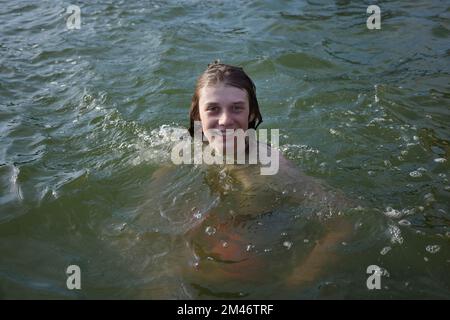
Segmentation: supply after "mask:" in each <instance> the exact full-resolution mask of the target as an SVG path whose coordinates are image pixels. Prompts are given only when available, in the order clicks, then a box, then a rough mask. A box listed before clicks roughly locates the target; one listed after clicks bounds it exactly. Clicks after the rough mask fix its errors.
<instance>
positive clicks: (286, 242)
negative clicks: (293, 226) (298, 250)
mask: <svg viewBox="0 0 450 320" xmlns="http://www.w3.org/2000/svg"><path fill="white" fill-rule="evenodd" d="M283 246H285V247H286V248H287V249H288V250H289V249H290V248H291V247H292V242H290V241H285V242H283Z"/></svg>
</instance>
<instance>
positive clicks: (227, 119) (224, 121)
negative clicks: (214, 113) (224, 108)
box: [219, 112, 233, 127]
mask: <svg viewBox="0 0 450 320" xmlns="http://www.w3.org/2000/svg"><path fill="white" fill-rule="evenodd" d="M231 124H233V119H232V117H231V115H229V114H228V112H222V114H221V115H220V118H219V125H221V126H224V127H227V126H228V125H231Z"/></svg>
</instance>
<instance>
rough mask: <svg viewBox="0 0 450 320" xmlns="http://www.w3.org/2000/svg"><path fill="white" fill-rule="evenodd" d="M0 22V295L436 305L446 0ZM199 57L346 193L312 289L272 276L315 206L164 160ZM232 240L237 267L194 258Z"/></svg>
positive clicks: (281, 188)
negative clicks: (375, 21) (237, 74)
mask: <svg viewBox="0 0 450 320" xmlns="http://www.w3.org/2000/svg"><path fill="white" fill-rule="evenodd" d="M370 4H378V5H379V7H380V9H381V29H379V30H369V29H368V28H367V26H366V20H367V18H368V17H369V14H367V13H366V9H367V7H368V6H369V5H370ZM69 5H78V6H79V7H80V9H81V11H80V17H81V25H80V29H75V30H68V28H67V25H66V20H67V18H68V17H69V15H70V14H69V13H66V9H67V7H68V6H69ZM0 26H1V28H0V257H1V258H0V298H2V299H16V298H19V299H29V298H39V299H95V298H108V299H167V298H169V299H215V298H237V299H252V298H253V299H256V298H261V299H278V298H284V299H391V298H394V299H430V298H443V299H449V298H450V212H449V210H450V208H449V203H450V202H449V199H450V198H449V193H450V183H449V181H448V179H449V175H450V172H449V162H448V160H449V153H450V148H449V141H450V135H449V124H450V76H449V75H450V41H449V40H450V5H449V3H448V1H444V0H443V1H439V0H419V1H412V2H410V1H351V0H336V1H328V0H327V1H325V0H309V1H306V0H305V1H303V0H302V1H300V0H299V1H288V0H282V1H275V0H273V1H256V0H249V1H234V0H225V1H221V0H184V1H183V0H168V1H145V2H144V1H142V2H141V1H124V0H123V1H112V0H111V1H73V2H68V1H59V0H55V1H24V0H17V1H2V3H1V5H0ZM215 59H220V60H221V61H222V62H224V63H229V64H233V65H239V66H242V67H244V69H245V70H246V72H247V73H248V74H249V75H250V77H251V78H252V79H253V80H254V82H255V84H256V87H257V95H258V100H259V104H260V106H261V112H262V115H263V119H264V122H263V124H262V125H261V126H260V128H265V129H279V130H280V150H281V151H282V152H283V154H284V156H285V157H286V158H288V159H290V160H291V161H292V162H293V163H294V164H295V165H296V166H298V168H299V170H301V171H302V172H304V174H306V175H308V176H310V177H314V178H315V179H317V180H320V181H322V182H323V183H324V184H326V185H328V186H330V187H331V188H333V189H334V190H339V192H341V193H342V194H343V195H345V197H346V198H348V199H351V200H352V201H354V202H355V203H358V206H354V207H353V208H352V209H348V210H344V211H343V212H341V214H342V217H343V219H344V220H345V221H346V222H347V224H348V225H349V226H350V228H349V230H350V231H349V234H350V236H349V238H348V239H345V240H343V241H341V240H340V241H339V242H338V243H336V244H335V245H334V246H332V247H330V248H329V249H328V250H327V251H326V253H325V256H324V263H323V264H322V265H321V267H320V270H319V271H318V272H317V276H315V277H314V279H313V280H312V281H309V282H307V283H302V284H292V283H290V282H289V281H288V280H286V279H288V278H289V275H290V274H291V272H292V270H294V269H295V268H296V266H297V265H301V264H302V263H303V262H304V261H305V259H307V257H308V254H309V253H310V252H311V251H312V250H313V248H314V246H315V245H316V244H317V243H320V241H321V239H323V237H324V236H325V235H326V233H327V230H326V228H325V227H324V224H325V223H326V219H323V218H321V217H319V216H320V214H319V213H321V209H320V208H319V206H318V205H316V204H314V203H313V204H312V205H309V204H308V205H306V204H305V203H301V202H300V203H296V204H295V203H292V202H289V201H287V200H285V198H284V197H287V195H289V194H292V193H293V192H295V190H294V188H291V187H290V186H289V185H287V184H286V186H285V185H283V183H280V184H279V185H273V184H272V183H270V182H267V183H261V184H259V185H258V187H257V188H256V187H255V192H254V193H253V194H245V193H243V192H242V190H241V188H240V185H239V184H238V183H237V182H236V181H234V180H233V177H232V176H228V175H227V174H226V172H224V171H220V168H215V167H212V168H205V167H204V166H194V165H184V166H179V167H175V168H171V169H170V170H165V169H163V168H165V167H166V166H167V165H168V164H170V152H171V148H172V147H173V145H174V144H175V143H176V142H177V141H179V140H178V139H179V137H180V135H182V134H184V133H185V132H186V128H187V126H188V110H189V106H190V101H191V97H192V93H193V89H194V85H195V81H196V78H197V77H198V76H199V75H200V74H201V72H203V71H204V69H205V68H206V66H207V64H208V63H210V62H211V61H213V60H215ZM162 170H163V171H162ZM158 172H159V173H161V172H162V174H158ZM297 183H298V184H299V185H300V186H303V187H307V186H306V183H305V181H303V180H301V181H300V180H299V181H297ZM336 192H337V191H336ZM319 211H320V212H319ZM250 213H251V214H250ZM233 237H237V238H233ZM233 241H234V242H233ZM233 243H240V245H241V247H240V248H241V249H242V248H245V250H244V251H245V252H244V253H245V254H247V256H245V257H244V258H243V261H241V262H236V261H228V260H227V259H221V258H220V257H217V256H214V255H213V254H210V253H209V251H208V250H213V248H211V247H212V246H214V245H216V246H222V249H221V250H225V251H226V250H228V249H229V250H232V245H231V244H233ZM229 245H230V246H229ZM227 248H228V249H227ZM211 252H212V251H211ZM244 253H243V254H244ZM249 256H250V258H249ZM331 257H332V258H331ZM328 258H329V259H328ZM69 265H77V266H79V267H80V270H81V290H69V289H68V288H67V286H66V280H67V278H68V276H69V275H68V274H66V269H67V267H68V266H69ZM370 265H377V266H379V267H380V268H381V270H382V275H381V288H380V289H374V290H369V289H368V288H367V286H366V281H367V278H368V277H369V276H370V274H367V272H366V269H367V267H368V266H370Z"/></svg>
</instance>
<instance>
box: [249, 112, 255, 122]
mask: <svg viewBox="0 0 450 320" xmlns="http://www.w3.org/2000/svg"><path fill="white" fill-rule="evenodd" d="M253 120H255V114H254V113H252V114H250V116H249V117H248V122H252V121H253Z"/></svg>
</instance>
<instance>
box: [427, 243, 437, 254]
mask: <svg viewBox="0 0 450 320" xmlns="http://www.w3.org/2000/svg"><path fill="white" fill-rule="evenodd" d="M425 250H427V251H428V252H429V253H432V254H435V253H437V252H438V251H439V250H441V247H440V246H439V245H437V244H434V245H428V246H426V247H425Z"/></svg>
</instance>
